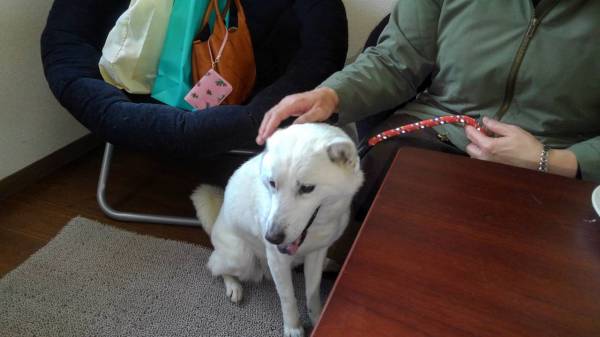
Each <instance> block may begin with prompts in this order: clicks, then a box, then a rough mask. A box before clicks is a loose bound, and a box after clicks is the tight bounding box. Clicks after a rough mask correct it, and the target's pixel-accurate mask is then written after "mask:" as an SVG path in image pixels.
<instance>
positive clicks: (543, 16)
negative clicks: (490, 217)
mask: <svg viewBox="0 0 600 337" xmlns="http://www.w3.org/2000/svg"><path fill="white" fill-rule="evenodd" d="M599 38H600V1H596V0H589V1H586V0H569V1H558V0H540V1H535V0H534V1H532V0H493V1H473V0H452V1H450V0H446V1H444V0H438V1H435V0H400V1H398V3H397V4H396V5H395V7H394V9H393V11H392V13H391V17H390V21H389V23H388V24H387V26H386V27H385V29H384V31H383V32H382V34H381V35H380V37H379V40H378V43H377V45H376V46H374V47H371V48H368V49H366V50H365V51H364V52H363V53H362V54H361V55H359V57H358V58H357V59H356V61H355V62H354V63H352V64H349V65H347V66H346V67H345V68H344V69H343V70H341V71H339V72H337V73H335V74H333V75H332V76H331V77H330V78H328V79H327V80H326V81H325V82H323V83H322V84H321V85H320V86H319V87H318V88H316V89H315V90H312V91H309V92H304V93H299V94H295V95H291V96H288V97H286V98H284V99H283V100H282V101H281V102H280V103H279V104H277V105H276V106H275V107H273V108H272V109H271V110H269V111H268V112H267V114H266V115H265V117H264V119H263V121H262V124H261V126H260V129H259V134H258V137H257V139H256V141H257V143H258V144H263V143H264V142H265V140H266V138H267V137H269V136H270V135H271V134H272V133H273V132H274V131H275V129H276V128H277V127H278V126H279V125H280V123H281V122H282V121H284V120H286V119H288V118H290V117H297V118H296V120H295V121H294V122H295V123H304V122H317V121H325V120H328V119H330V118H331V117H332V116H334V115H335V114H337V115H338V116H337V119H338V122H337V123H338V124H339V125H344V124H346V123H350V122H355V121H359V120H361V119H364V118H365V117H367V116H369V115H372V114H376V113H378V112H381V111H384V110H389V109H392V108H394V107H398V106H400V105H402V104H404V103H406V104H404V105H402V107H401V108H400V109H399V110H397V111H396V113H395V114H394V115H393V116H392V117H390V118H389V119H388V121H387V123H388V125H390V126H393V127H395V126H400V125H401V124H400V122H402V121H409V120H410V119H406V117H409V118H412V119H418V120H423V119H429V118H434V117H440V116H444V115H451V114H461V115H468V116H471V117H474V118H476V119H478V120H480V121H482V123H483V125H484V126H485V128H487V129H488V130H489V131H491V132H492V133H493V136H487V135H485V134H483V133H481V132H478V131H477V130H475V129H474V128H472V127H468V126H467V127H465V128H463V127H462V126H457V125H441V126H438V127H436V128H435V132H436V133H437V134H438V136H439V137H440V138H443V139H445V143H448V144H449V145H451V146H452V147H454V148H455V149H456V150H457V152H463V153H465V152H466V153H467V154H468V155H470V156H471V157H473V158H477V159H482V160H489V161H494V162H499V163H504V164H508V165H513V166H519V167H524V168H529V169H534V170H537V169H540V170H542V171H547V172H550V173H554V174H559V175H563V176H567V177H575V176H577V175H578V174H579V175H580V176H581V178H583V179H586V180H593V181H598V182H600V96H599V94H600V43H599V41H598V39H599ZM428 78H429V79H430V80H431V84H430V85H429V86H428V87H427V88H426V89H425V90H424V91H423V92H420V93H418V92H417V88H418V87H419V86H420V85H421V84H422V83H423V82H424V81H426V79H428ZM415 95H416V98H415V99H414V100H411V99H412V98H413V97H415ZM399 117H402V118H399ZM403 118H404V119H403ZM390 121H392V122H391V123H390ZM394 123H397V124H394ZM384 143H386V142H383V143H381V144H384ZM378 146H380V145H377V146H375V148H377V147H378ZM543 155H547V159H548V164H547V165H540V160H541V157H542V156H543Z"/></svg>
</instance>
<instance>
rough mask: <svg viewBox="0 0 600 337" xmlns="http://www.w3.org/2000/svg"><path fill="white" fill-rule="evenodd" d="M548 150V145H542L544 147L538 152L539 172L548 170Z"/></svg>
mask: <svg viewBox="0 0 600 337" xmlns="http://www.w3.org/2000/svg"><path fill="white" fill-rule="evenodd" d="M548 152H550V147H549V146H548V145H544V148H543V149H542V152H541V153H540V162H539V164H538V171H540V172H548Z"/></svg>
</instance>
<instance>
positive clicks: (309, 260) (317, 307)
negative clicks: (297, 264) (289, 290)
mask: <svg viewBox="0 0 600 337" xmlns="http://www.w3.org/2000/svg"><path fill="white" fill-rule="evenodd" d="M326 255H327V248H323V249H321V250H317V251H315V252H312V253H310V254H308V255H306V257H305V259H304V280H305V286H306V304H307V307H308V316H309V317H310V320H311V322H312V324H313V325H315V323H317V320H318V319H319V316H320V315H321V309H322V304H321V276H322V275H323V264H324V261H325V256H326Z"/></svg>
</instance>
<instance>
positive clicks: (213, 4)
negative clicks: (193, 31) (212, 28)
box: [200, 0, 230, 30]
mask: <svg viewBox="0 0 600 337" xmlns="http://www.w3.org/2000/svg"><path fill="white" fill-rule="evenodd" d="M229 2H230V0H227V3H226V4H225V8H224V9H223V14H225V13H227V10H229ZM213 11H214V12H215V14H216V15H217V20H215V21H216V24H219V25H223V26H225V23H224V21H223V16H222V14H221V11H220V10H219V1H218V0H211V1H210V2H209V3H208V7H206V12H205V13H204V18H203V19H202V24H201V25H200V30H202V29H203V28H204V27H206V25H207V24H208V20H209V19H210V15H211V14H212V12H213Z"/></svg>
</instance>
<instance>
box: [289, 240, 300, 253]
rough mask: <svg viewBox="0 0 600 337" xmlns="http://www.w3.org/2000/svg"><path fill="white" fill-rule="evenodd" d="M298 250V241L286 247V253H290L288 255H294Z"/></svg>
mask: <svg viewBox="0 0 600 337" xmlns="http://www.w3.org/2000/svg"><path fill="white" fill-rule="evenodd" d="M298 249H300V239H298V240H296V241H294V242H292V243H290V244H289V245H288V246H287V251H288V253H290V255H294V254H296V252H297V251H298Z"/></svg>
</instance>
